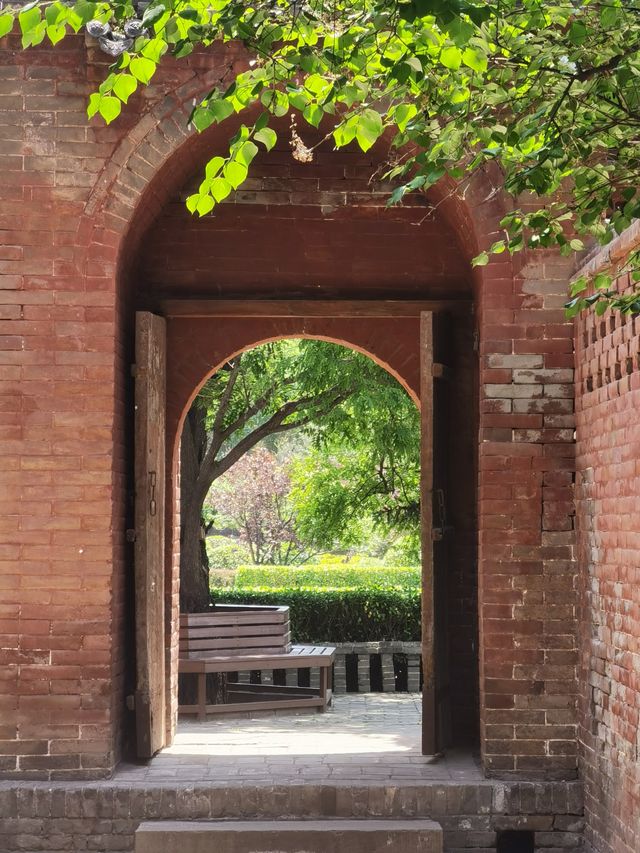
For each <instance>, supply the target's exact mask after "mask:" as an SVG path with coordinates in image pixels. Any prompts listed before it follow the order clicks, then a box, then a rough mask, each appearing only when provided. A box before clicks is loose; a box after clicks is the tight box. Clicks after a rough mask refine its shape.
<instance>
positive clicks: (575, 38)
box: [569, 21, 587, 45]
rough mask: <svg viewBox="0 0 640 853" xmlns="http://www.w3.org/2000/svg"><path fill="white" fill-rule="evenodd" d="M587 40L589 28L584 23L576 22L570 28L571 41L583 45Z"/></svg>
mask: <svg viewBox="0 0 640 853" xmlns="http://www.w3.org/2000/svg"><path fill="white" fill-rule="evenodd" d="M586 38H587V28H586V26H585V25H584V23H583V22H582V21H574V22H573V23H572V24H571V26H570V27H569V41H571V42H572V43H573V44H576V45H581V44H582V43H583V42H584V41H585V40H586Z"/></svg>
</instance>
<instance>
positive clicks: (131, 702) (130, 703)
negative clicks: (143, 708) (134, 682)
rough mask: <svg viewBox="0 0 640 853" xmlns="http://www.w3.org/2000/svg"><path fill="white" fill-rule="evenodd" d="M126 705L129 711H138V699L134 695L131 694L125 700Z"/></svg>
mask: <svg viewBox="0 0 640 853" xmlns="http://www.w3.org/2000/svg"><path fill="white" fill-rule="evenodd" d="M124 704H125V706H126V708H127V711H135V709H136V697H135V696H134V695H133V693H129V695H128V696H127V697H126V699H125V700H124Z"/></svg>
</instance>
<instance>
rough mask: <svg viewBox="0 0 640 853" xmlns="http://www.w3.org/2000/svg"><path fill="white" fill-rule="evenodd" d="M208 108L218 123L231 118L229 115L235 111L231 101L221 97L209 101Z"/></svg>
mask: <svg viewBox="0 0 640 853" xmlns="http://www.w3.org/2000/svg"><path fill="white" fill-rule="evenodd" d="M207 109H208V110H209V112H210V113H211V115H212V116H213V118H214V120H215V121H217V122H218V123H220V122H221V121H224V120H225V119H226V118H229V116H230V115H231V114H232V113H233V112H234V110H233V105H232V104H231V102H230V101H225V100H223V99H221V98H220V99H218V100H216V101H209V103H208V105H207Z"/></svg>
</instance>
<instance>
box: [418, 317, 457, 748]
mask: <svg viewBox="0 0 640 853" xmlns="http://www.w3.org/2000/svg"><path fill="white" fill-rule="evenodd" d="M450 337H451V336H450V331H449V329H448V327H447V318H446V316H445V315H437V314H434V313H433V312H431V311H425V312H423V313H422V314H421V315H420V373H421V376H420V412H421V459H420V471H421V474H420V480H421V483H420V492H421V496H420V511H421V526H422V673H423V686H422V752H423V754H424V755H434V754H435V753H437V752H440V751H442V750H443V749H444V747H445V746H446V745H447V739H448V725H449V713H448V704H447V703H448V669H449V668H448V654H447V645H448V642H447V633H448V632H447V601H446V576H447V563H448V541H447V536H448V534H449V533H450V528H449V526H448V523H447V518H446V493H447V483H446V472H447V450H448V449H447V439H448V436H449V432H450V427H449V424H448V422H447V399H446V398H447V384H448V383H449V382H450V381H451V368H450V359H449V355H448V350H449V342H450Z"/></svg>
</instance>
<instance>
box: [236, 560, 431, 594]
mask: <svg viewBox="0 0 640 853" xmlns="http://www.w3.org/2000/svg"><path fill="white" fill-rule="evenodd" d="M235 586H239V587H244V588H245V589H246V588H247V587H253V586H259V587H263V588H269V587H270V588H272V589H283V588H286V587H288V588H292V589H294V588H295V589H298V588H301V587H314V586H317V587H334V588H336V587H340V588H343V587H349V588H357V589H372V588H377V587H386V588H389V587H401V588H403V589H416V588H418V587H419V586H420V569H419V568H415V567H410V566H366V565H356V566H350V565H348V564H342V563H338V564H330V565H308V566H238V569H237V572H236V577H235Z"/></svg>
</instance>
